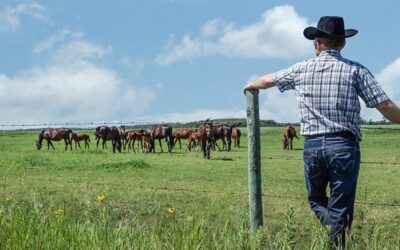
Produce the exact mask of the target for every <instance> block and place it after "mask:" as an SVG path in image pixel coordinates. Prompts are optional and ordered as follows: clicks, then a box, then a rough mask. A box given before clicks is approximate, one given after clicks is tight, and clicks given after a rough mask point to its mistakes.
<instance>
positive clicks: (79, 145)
mask: <svg viewBox="0 0 400 250" xmlns="http://www.w3.org/2000/svg"><path fill="white" fill-rule="evenodd" d="M78 147H79V149H81V143H80V142H79V141H78Z"/></svg>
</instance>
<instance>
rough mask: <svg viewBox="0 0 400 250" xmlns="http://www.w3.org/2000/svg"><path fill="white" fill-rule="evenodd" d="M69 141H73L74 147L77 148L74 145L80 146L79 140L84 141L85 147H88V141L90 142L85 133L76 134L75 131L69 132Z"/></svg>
mask: <svg viewBox="0 0 400 250" xmlns="http://www.w3.org/2000/svg"><path fill="white" fill-rule="evenodd" d="M70 139H71V142H72V141H75V149H77V147H76V145H78V146H79V148H81V144H80V143H79V142H80V141H84V142H85V148H86V147H87V148H89V142H90V137H89V136H88V135H87V134H76V133H71V138H70Z"/></svg>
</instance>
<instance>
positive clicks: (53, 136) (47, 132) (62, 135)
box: [36, 128, 72, 150]
mask: <svg viewBox="0 0 400 250" xmlns="http://www.w3.org/2000/svg"><path fill="white" fill-rule="evenodd" d="M71 133H72V130H71V129H69V128H46V129H43V130H42V131H41V132H40V134H39V140H38V141H36V148H37V149H38V150H40V149H41V148H42V142H43V140H46V141H47V150H48V149H49V148H50V146H51V147H52V148H53V150H54V146H53V143H52V142H51V141H61V140H63V139H64V142H65V150H67V148H68V145H69V146H70V148H71V150H72V143H71V139H70V135H71Z"/></svg>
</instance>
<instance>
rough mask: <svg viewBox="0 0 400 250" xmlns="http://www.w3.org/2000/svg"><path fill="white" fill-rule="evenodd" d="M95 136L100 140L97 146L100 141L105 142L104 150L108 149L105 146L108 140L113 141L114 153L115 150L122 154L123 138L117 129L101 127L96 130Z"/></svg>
mask: <svg viewBox="0 0 400 250" xmlns="http://www.w3.org/2000/svg"><path fill="white" fill-rule="evenodd" d="M95 135H96V137H97V138H98V140H97V145H98V144H99V141H100V139H102V140H103V143H102V144H103V149H104V148H107V147H106V146H105V144H106V141H107V140H111V143H112V147H113V153H115V149H117V150H118V152H120V153H121V148H122V144H121V137H120V135H119V131H118V128H117V127H111V128H110V127H108V126H100V127H97V128H96V130H95Z"/></svg>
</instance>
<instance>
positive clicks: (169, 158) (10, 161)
mask: <svg viewBox="0 0 400 250" xmlns="http://www.w3.org/2000/svg"><path fill="white" fill-rule="evenodd" d="M393 128H395V129H396V128H397V129H400V127H390V128H388V129H385V128H384V127H383V128H382V126H380V127H379V129H374V127H372V128H371V127H370V126H369V127H366V128H365V129H363V134H364V137H363V142H362V143H361V152H362V160H361V161H362V163H361V171H360V176H359V181H358V192H357V203H356V210H355V220H354V224H353V229H352V234H351V239H350V240H349V242H348V248H349V249H380V248H382V249H399V246H400V230H399V228H400V198H399V197H398V193H399V192H398V185H399V179H400V172H399V166H400V153H399V148H400V130H394V129H393ZM281 132H282V129H281V128H263V129H262V131H261V140H262V143H261V144H262V145H261V146H262V154H261V158H262V188H263V210H264V226H263V227H262V228H260V230H259V231H258V232H257V233H256V234H255V235H251V234H250V233H249V222H248V220H249V219H248V217H249V215H248V193H247V185H248V183H247V146H246V144H247V141H246V134H245V131H244V135H243V136H242V145H243V146H242V148H240V149H238V148H233V150H232V152H218V151H212V152H211V160H208V161H207V160H204V159H203V158H202V154H201V153H200V152H198V151H192V152H185V150H184V149H174V150H173V153H172V154H168V153H162V154H161V153H156V154H142V153H136V154H135V153H132V152H130V153H128V152H123V153H121V154H119V153H116V154H113V153H112V151H111V145H109V148H108V150H107V151H105V150H102V149H96V147H95V143H93V140H92V143H91V148H90V149H89V150H88V149H81V150H73V151H64V145H63V142H55V143H54V146H55V148H56V150H55V151H53V150H51V149H50V150H47V145H44V147H43V148H42V150H41V151H37V150H36V147H35V143H34V142H35V139H36V138H37V134H38V133H36V132H35V133H33V132H21V131H10V132H4V131H3V132H0V248H1V249H65V248H73V249H323V248H324V247H327V229H325V228H322V227H321V226H320V225H319V223H318V221H317V220H316V219H315V218H314V215H313V214H312V212H311V210H310V208H309V206H308V203H307V200H306V189H305V185H304V177H303V167H302V147H303V139H302V138H300V139H299V140H295V141H294V148H295V150H293V151H283V150H282V138H281V137H282V136H281ZM90 133H91V132H90ZM182 146H183V147H185V146H186V143H185V142H183V145H182ZM165 149H166V145H165V144H164V150H165ZM156 151H157V152H159V148H158V144H156ZM99 194H103V195H105V199H104V200H103V201H98V200H97V197H98V195H99Z"/></svg>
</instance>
